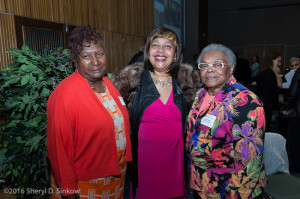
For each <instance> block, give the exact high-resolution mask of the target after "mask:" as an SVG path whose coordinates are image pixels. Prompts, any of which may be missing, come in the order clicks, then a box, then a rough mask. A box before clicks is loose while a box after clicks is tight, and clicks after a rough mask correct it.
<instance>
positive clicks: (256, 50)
mask: <svg viewBox="0 0 300 199" xmlns="http://www.w3.org/2000/svg"><path fill="white" fill-rule="evenodd" d="M264 52H265V47H264V46H246V47H245V58H246V59H248V60H249V62H250V63H251V60H252V57H253V56H254V55H257V56H258V57H259V63H260V64H262V63H263V60H264Z"/></svg>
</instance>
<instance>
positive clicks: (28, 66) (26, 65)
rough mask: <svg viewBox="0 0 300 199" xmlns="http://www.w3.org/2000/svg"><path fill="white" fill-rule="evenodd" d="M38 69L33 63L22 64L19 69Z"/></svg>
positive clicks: (30, 70) (26, 70) (27, 70)
mask: <svg viewBox="0 0 300 199" xmlns="http://www.w3.org/2000/svg"><path fill="white" fill-rule="evenodd" d="M36 69H38V67H37V66H35V65H33V64H23V65H22V66H21V70H22V71H24V72H27V73H28V72H32V71H33V70H36Z"/></svg>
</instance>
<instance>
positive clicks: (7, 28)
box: [0, 13, 17, 69]
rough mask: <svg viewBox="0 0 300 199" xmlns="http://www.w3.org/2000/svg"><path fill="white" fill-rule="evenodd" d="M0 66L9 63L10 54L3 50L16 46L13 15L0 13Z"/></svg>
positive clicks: (5, 65)
mask: <svg viewBox="0 0 300 199" xmlns="http://www.w3.org/2000/svg"><path fill="white" fill-rule="evenodd" d="M0 24H1V25H0V63H1V65H0V67H1V69H2V68H6V67H8V64H9V63H10V55H9V54H6V53H5V52H6V51H7V50H9V49H10V48H16V45H17V44H16V36H15V34H14V33H15V24H14V16H13V15H9V14H1V13H0Z"/></svg>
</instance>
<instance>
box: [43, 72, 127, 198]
mask: <svg viewBox="0 0 300 199" xmlns="http://www.w3.org/2000/svg"><path fill="white" fill-rule="evenodd" d="M104 82H105V84H106V86H107V88H108V90H109V92H110V93H111V95H112V96H113V98H114V100H115V102H116V104H117V105H118V107H119V108H120V109H121V111H122V113H123V116H124V123H125V134H126V161H127V162H128V161H132V155H131V143H130V138H129V116H128V112H127V109H126V106H125V104H122V102H121V101H120V98H121V95H120V93H119V92H118V91H117V89H116V88H115V87H114V86H113V84H112V83H111V82H110V80H109V79H108V78H106V77H104ZM47 118H48V122H47V153H48V157H49V160H50V163H51V167H52V171H53V173H54V177H55V180H56V183H57V185H58V186H59V188H60V189H62V190H77V189H78V187H77V182H78V181H82V180H90V179H96V178H100V177H105V176H110V175H120V174H121V171H120V166H119V161H118V158H117V147H116V140H115V132H114V122H113V120H112V118H111V116H110V114H109V113H108V112H107V111H106V109H105V107H104V106H103V105H102V103H101V102H100V101H99V99H98V98H97V96H96V95H95V93H94V92H93V90H92V89H91V87H90V85H89V84H88V83H87V81H86V80H85V79H84V78H83V77H82V76H81V75H80V74H79V73H78V72H74V73H73V74H71V75H70V76H69V77H67V78H66V79H64V80H63V81H62V82H61V83H60V84H59V85H58V86H57V88H56V89H55V90H54V91H53V93H52V94H51V96H50V97H49V99H48V102H47ZM63 195H70V194H63Z"/></svg>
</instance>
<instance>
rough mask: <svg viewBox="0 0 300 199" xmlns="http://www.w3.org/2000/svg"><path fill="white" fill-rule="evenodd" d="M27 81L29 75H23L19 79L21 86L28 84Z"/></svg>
mask: <svg viewBox="0 0 300 199" xmlns="http://www.w3.org/2000/svg"><path fill="white" fill-rule="evenodd" d="M29 79H30V76H29V75H24V76H23V77H22V79H21V86H24V85H26V84H27V83H28V81H29Z"/></svg>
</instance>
